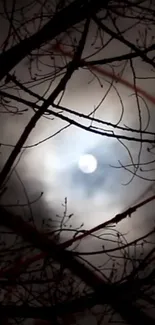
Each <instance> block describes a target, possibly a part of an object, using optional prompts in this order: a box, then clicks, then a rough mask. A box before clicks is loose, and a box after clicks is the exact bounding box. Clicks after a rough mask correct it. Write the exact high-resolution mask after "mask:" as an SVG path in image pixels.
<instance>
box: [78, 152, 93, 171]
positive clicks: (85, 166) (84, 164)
mask: <svg viewBox="0 0 155 325" xmlns="http://www.w3.org/2000/svg"><path fill="white" fill-rule="evenodd" d="M79 168H80V170H81V171H82V172H83V173H86V174H90V173H93V172H94V171H95V170H96V168H97V160H96V158H95V157H94V156H93V155H90V154H86V155H82V156H81V157H80V159H79Z"/></svg>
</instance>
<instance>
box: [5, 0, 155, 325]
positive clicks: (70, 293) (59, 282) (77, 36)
mask: <svg viewBox="0 0 155 325" xmlns="http://www.w3.org/2000/svg"><path fill="white" fill-rule="evenodd" d="M0 6H1V7H0V14H1V20H2V23H1V29H2V30H4V37H3V36H2V40H1V53H0V80H1V85H0V102H1V111H0V114H1V116H2V118H3V117H4V116H6V115H7V116H8V119H9V123H10V127H11V119H12V115H15V116H22V117H24V118H25V120H27V117H28V119H29V120H28V122H27V124H25V125H24V126H23V124H22V122H21V129H22V131H21V134H20V136H19V138H18V139H17V142H16V144H15V145H13V144H10V143H7V139H6V140H5V141H3V134H2V141H1V153H2V162H1V172H0V191H1V192H0V193H1V205H0V215H1V223H0V224H1V237H0V241H1V242H0V244H1V246H0V259H1V268H0V285H1V295H0V299H1V303H0V312H1V323H2V324H12V323H19V324H24V322H25V320H27V319H28V321H30V319H33V322H34V323H35V324H63V323H65V324H72V323H76V322H78V319H79V318H80V315H82V316H81V317H84V316H85V315H87V313H88V311H89V314H91V315H92V317H95V321H96V323H98V324H100V323H105V324H106V323H110V322H113V321H115V319H117V320H118V321H119V317H121V320H120V321H122V320H123V321H124V322H125V323H126V324H137V323H138V324H154V313H153V309H154V303H155V301H154V281H155V276H154V273H155V272H154V259H155V256H154V252H155V246H154V232H155V228H154V225H153V226H150V229H149V230H148V231H146V232H145V234H143V235H142V236H137V235H135V238H134V239H133V240H129V239H128V237H127V235H126V234H124V233H123V232H122V231H120V229H119V226H120V225H121V224H122V222H124V221H126V220H127V219H128V218H131V219H132V218H133V216H134V215H135V212H136V211H137V210H138V211H139V210H140V209H141V208H142V207H145V206H146V207H147V206H148V205H149V204H150V203H151V202H153V201H154V199H155V195H154V194H153V195H152V194H151V195H150V196H149V197H148V196H147V198H142V199H140V200H139V202H138V203H137V202H136V203H133V204H132V205H131V206H130V207H129V208H127V209H126V210H125V211H123V212H120V213H119V214H117V215H116V216H114V217H113V218H112V219H111V220H106V221H105V222H103V223H102V224H99V225H96V226H95V227H93V228H91V229H90V230H87V229H85V228H84V225H81V226H80V227H73V226H72V217H73V215H72V214H70V213H69V212H68V205H67V199H65V203H64V206H63V207H64V214H63V216H62V217H61V216H59V215H57V214H55V213H54V212H52V213H53V215H52V217H51V219H49V218H48V217H47V216H46V215H45V213H43V215H41V229H39V227H38V225H37V223H36V218H37V215H39V209H41V206H42V205H43V202H42V196H43V193H42V192H41V194H40V195H39V197H37V199H35V200H31V199H29V194H28V192H27V190H26V187H25V184H24V182H23V181H22V178H21V177H20V174H19V173H18V171H17V165H18V163H19V161H20V159H22V154H23V153H24V152H25V151H26V150H27V149H28V148H31V147H32V148H34V147H35V146H38V145H39V144H41V143H46V141H47V140H49V139H51V138H53V137H56V136H57V135H58V134H59V133H60V132H63V131H64V130H65V129H67V128H69V127H71V126H74V127H76V128H78V129H80V130H84V131H85V132H88V133H90V134H94V136H95V135H100V136H101V137H102V138H103V137H106V138H110V139H111V138H112V139H115V140H116V141H118V143H119V144H120V145H121V146H122V147H123V148H125V150H126V152H127V154H128V157H129V160H128V163H126V164H124V163H123V162H121V160H120V161H119V166H114V167H113V168H118V169H120V168H121V169H123V170H124V171H126V172H128V173H129V174H130V175H131V179H130V181H129V182H128V183H131V182H132V181H133V179H134V178H135V177H138V178H140V179H144V180H146V181H151V182H153V181H154V179H153V173H154V163H155V160H154V144H155V137H154V136H155V133H154V128H153V127H152V126H153V123H154V120H153V113H152V106H154V103H155V97H154V96H153V95H152V93H151V89H150V92H148V91H147V89H145V88H151V86H150V85H151V84H150V83H149V82H151V80H153V79H154V68H155V63H154V49H155V45H154V30H153V26H154V16H155V15H154V14H155V5H154V3H153V1H151V0H150V1H149V0H148V1H143V0H142V1H108V0H107V1H104V3H103V1H100V0H98V1H94V0H89V1H88V0H75V1H62V0H61V1H53V2H51V1H49V0H45V1H36V2H34V1H30V0H27V1H26V2H24V4H23V3H22V2H21V1H18V0H12V1H11V2H9V3H7V2H6V1H2V2H1V5H0ZM122 26H123V27H122ZM124 26H125V27H124ZM130 31H131V33H133V34H134V33H135V35H133V41H132V40H131V39H130V37H129V34H128V33H129V32H130ZM130 36H131V35H130ZM111 44H112V46H113V49H115V50H116V52H117V51H118V52H119V55H117V54H116V53H114V55H111V54H109V53H111V48H109V45H110V46H111ZM117 47H118V49H117ZM119 47H120V48H119ZM109 49H110V50H109ZM105 53H106V55H105ZM107 53H108V55H107ZM138 64H140V65H141V66H142V67H143V69H144V72H146V70H149V69H150V70H149V71H150V74H151V76H149V75H148V74H147V75H146V76H142V77H141V76H140V77H139V76H138V72H137V70H138ZM127 69H128V70H130V74H131V78H130V79H131V80H127V79H126V78H125V73H126V71H128V70H127ZM85 71H86V72H87V73H89V74H90V76H91V78H92V79H91V81H89V82H88V84H87V85H90V83H91V82H92V80H95V82H96V83H98V85H99V87H100V89H102V90H104V92H103V94H102V98H101V99H100V100H99V101H98V104H97V105H95V107H94V109H93V111H91V112H89V113H88V114H87V112H84V111H83V110H82V109H81V110H80V111H78V110H76V109H74V108H73V107H69V106H67V105H66V102H65V96H66V93H67V91H68V85H69V83H70V82H72V79H73V78H74V76H75V77H76V76H78V73H81V74H80V78H81V80H82V76H83V75H84V73H85ZM77 79H78V78H77ZM83 79H84V78H83ZM141 80H143V81H145V86H146V87H141V85H140V82H139V81H141ZM148 83H149V86H147V85H148ZM107 84H108V88H107V90H105V85H107ZM120 85H121V86H122V87H124V88H123V89H126V90H130V91H131V92H132V97H134V99H135V101H134V111H133V113H132V114H133V116H135V120H136V123H135V124H134V125H136V126H134V127H131V126H128V125H127V123H126V120H125V116H126V112H127V108H126V104H125V103H124V99H123V96H122V94H121V92H120V91H119V86H120ZM117 86H118V87H117ZM111 91H114V92H115V94H116V95H117V98H118V99H119V104H120V107H121V113H120V116H119V114H117V113H116V115H117V121H113V119H111V120H107V119H106V118H105V119H104V117H103V118H101V116H100V115H99V109H100V107H102V105H103V104H104V102H105V101H106V100H107V98H108V96H109V95H110V94H111ZM94 92H95V88H94ZM130 95H131V94H130ZM77 96H78V94H77ZM151 105H152V106H151ZM144 110H145V114H144V113H143V112H144ZM43 118H45V119H47V120H49V121H50V122H51V124H52V123H55V121H57V120H58V121H60V122H61V123H62V124H61V126H60V128H58V129H57V130H56V131H54V132H53V133H52V135H50V136H49V137H45V138H44V139H42V140H40V141H38V142H36V143H33V144H30V143H29V142H28V141H29V137H30V136H31V134H32V132H33V131H34V129H35V128H37V127H38V122H40V120H41V119H43ZM137 121H138V122H137ZM4 122H5V123H6V122H7V120H4ZM129 124H130V123H129ZM137 124H138V126H137ZM1 125H2V128H3V122H2V123H1ZM52 125H53V124H52ZM15 131H16V130H14V133H16V132H15ZM5 136H6V138H7V135H6V133H5ZM131 143H134V144H135V143H136V144H138V146H139V147H138V159H137V160H136V161H135V159H134V157H133V155H132V152H131V151H130V144H131ZM7 148H8V151H7V152H5V150H6V149H7ZM10 148H11V151H9V150H10ZM136 148H137V147H136ZM136 150H137V149H136ZM146 153H148V157H149V158H148V159H147V161H146V160H144V158H143V157H144V156H145V154H146ZM3 156H4V157H3ZM152 166H153V167H152ZM40 172H41V171H40ZM148 172H149V174H148ZM14 175H16V178H18V181H19V182H20V185H21V188H22V190H23V193H24V195H25V198H26V203H22V204H21V203H20V197H19V195H20V192H18V191H17V196H16V202H15V203H14V204H9V203H5V200H6V201H7V198H8V195H9V194H8V193H9V190H10V189H11V186H13V185H12V184H14V183H12V182H14V179H13V177H14ZM148 175H149V176H148ZM14 187H15V184H14ZM152 188H153V187H152ZM152 188H151V190H152ZM15 194H16V193H15ZM144 194H146V193H144ZM36 203H38V207H39V208H35V209H34V210H33V209H32V206H33V204H36ZM39 204H40V205H39ZM25 207H26V208H27V209H26V212H25V210H24V208H25ZM24 213H25V214H24ZM145 213H146V212H145ZM146 218H147V213H146ZM55 224H56V226H55ZM99 231H100V232H99ZM65 233H67V234H68V235H70V237H69V239H66V240H64V234H65ZM90 238H94V239H95V240H96V241H97V242H98V243H99V244H98V247H100V250H96V249H95V247H94V249H92V247H91V250H89V251H88V250H87V248H86V247H87V246H86V245H85V242H86V241H88V244H89V239H90ZM108 245H110V246H108ZM81 247H82V249H81ZM95 255H97V256H99V258H98V262H97V264H96V263H93V262H92V260H91V257H92V256H95ZM98 308H99V309H98ZM115 317H116V318H115Z"/></svg>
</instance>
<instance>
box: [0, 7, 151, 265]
mask: <svg viewBox="0 0 155 325" xmlns="http://www.w3.org/2000/svg"><path fill="white" fill-rule="evenodd" d="M33 10H34V8H33ZM27 15H30V16H31V15H32V12H29V13H28V14H27ZM118 23H119V28H121V29H122V30H124V29H127V28H128V27H129V26H130V25H132V22H131V21H130V20H126V21H124V19H123V18H122V19H120V20H119V22H118ZM107 25H108V26H110V23H109V22H108V21H107ZM29 28H30V30H31V29H32V26H31V25H30V27H29ZM2 29H3V30H4V29H5V30H7V22H4V21H3V20H1V22H0V30H2ZM140 32H141V33H142V34H143V33H144V32H145V26H143V25H142V24H141V25H139V26H138V27H133V28H131V29H129V30H128V31H127V32H126V33H125V34H124V35H125V37H126V38H127V39H128V40H130V41H132V42H136V39H137V38H138V37H139V33H140ZM147 32H148V35H147V41H148V42H150V41H151V37H152V35H154V31H153V30H148V31H147ZM95 35H96V28H95V25H94V24H92V25H91V28H90V32H89V37H88V40H87V44H86V47H85V51H84V56H86V55H89V54H90V53H91V52H93V51H95V50H96V49H97V48H98V46H101V44H100V40H99V39H98V40H97V42H96V43H95V45H94V46H93V49H92V47H91V44H92V43H93V42H94V39H95ZM2 36H3V38H4V37H5V34H4V35H2V33H1V35H0V37H1V38H2ZM75 36H76V34H75ZM77 37H78V35H77ZM107 40H108V36H107V35H105V36H104V42H106V41H107ZM0 41H2V40H1V39H0ZM90 51H91V52H90ZM123 53H127V47H125V46H123V45H122V44H120V43H119V42H118V41H116V40H113V41H111V42H110V43H109V45H107V46H106V47H105V49H104V50H102V51H101V52H100V53H99V54H97V55H94V57H93V59H95V58H103V57H104V58H105V57H111V56H114V55H120V54H123ZM43 60H44V62H45V60H46V59H45V58H44V59H43ZM57 62H58V63H61V62H62V61H61V59H60V60H59V59H58V60H57ZM133 62H134V68H135V72H136V74H137V76H138V77H145V76H151V77H152V76H154V72H153V71H151V68H150V67H149V66H148V65H146V64H144V62H142V61H141V60H140V59H136V60H135V61H133ZM46 63H48V62H46ZM32 64H33V69H35V62H33V63H32ZM48 69H49V68H48V67H43V65H42V66H41V71H40V74H43V73H44V72H45V71H46V72H47V71H48ZM106 69H107V70H108V71H111V70H112V69H111V67H109V66H106ZM114 69H115V73H119V72H121V71H122V66H121V65H116V66H115V67H114ZM13 71H14V72H15V75H16V76H17V78H18V79H19V80H21V81H22V82H26V81H28V80H30V75H29V71H28V62H27V60H24V61H23V62H21V63H20V64H19V65H18V66H17V67H16V68H15V69H14V70H13ZM100 78H101V79H100V80H101V82H102V84H103V87H101V85H100V83H99V82H98V80H97V79H93V75H92V74H91V73H90V72H89V71H87V70H82V69H79V70H78V71H77V72H76V73H75V74H74V76H73V77H72V79H71V80H70V82H69V83H68V85H67V89H66V92H65V95H64V97H63V99H62V102H61V105H62V106H66V107H69V108H71V109H74V110H76V111H77V112H81V113H84V114H89V113H90V112H92V111H93V109H94V108H95V107H96V106H97V105H98V103H99V102H100V100H101V99H102V98H103V96H104V95H105V94H106V92H107V90H108V88H109V85H110V82H111V80H109V79H108V78H107V77H104V76H101V75H100ZM123 78H124V79H126V80H128V81H130V82H131V83H132V82H133V75H132V71H131V67H130V64H127V66H126V67H125V69H124V72H123ZM58 80H59V79H56V81H55V83H53V85H52V87H51V88H54V86H55V84H56V83H57V82H58ZM47 84H48V82H46V83H42V84H41V85H39V86H36V87H34V88H33V90H35V91H36V92H37V93H39V94H42V93H43V92H44V91H45V89H46V87H47ZM137 84H138V85H139V86H140V87H141V88H142V89H145V91H148V92H149V93H150V94H152V95H154V79H145V78H144V79H137ZM8 87H9V86H8ZM115 87H116V89H117V91H116V89H115ZM7 91H8V92H10V93H12V92H13V93H16V90H13V89H9V88H8V89H7ZM118 92H119V95H120V97H121V100H122V102H120V99H119V96H118ZM22 95H23V96H25V95H24V94H22ZM25 98H27V99H29V97H25ZM139 100H140V105H141V116H142V125H143V127H145V125H146V123H147V118H148V113H147V110H146V106H145V104H144V102H143V100H142V99H141V98H140V99H139ZM146 102H147V104H148V107H149V110H150V117H151V122H150V127H149V130H150V131H154V122H155V111H154V105H153V104H152V103H151V102H149V101H146ZM122 103H123V109H124V115H123V119H122V121H121V125H122V126H123V125H128V126H129V127H133V128H135V127H137V128H138V127H139V125H138V109H137V102H136V98H135V96H134V95H133V91H132V90H130V89H128V88H127V87H125V86H123V85H121V84H119V83H117V84H116V83H114V87H111V89H110V91H109V92H108V94H107V96H106V98H105V100H104V101H103V103H102V104H101V106H100V108H99V109H98V111H97V113H96V115H95V117H96V118H101V119H104V120H105V121H110V122H112V123H117V122H118V120H119V118H120V116H121V113H122V106H121V105H122ZM14 104H15V103H14ZM31 116H32V112H31V111H28V112H26V113H24V114H23V115H16V114H6V113H5V114H4V113H1V114H0V141H1V143H4V144H7V145H9V144H11V145H14V144H15V143H16V141H17V139H18V138H19V136H20V134H21V132H22V130H23V128H24V126H25V125H26V124H27V122H28V121H29V119H30V117H31ZM77 121H82V123H85V122H84V121H83V120H80V119H77ZM64 125H65V124H64V122H62V121H61V122H60V121H59V120H58V119H55V120H54V121H51V120H48V119H46V118H42V119H41V120H40V121H39V123H38V124H37V126H36V128H35V130H33V132H32V134H31V135H30V137H29V139H28V141H27V145H31V144H35V143H37V142H39V141H41V140H43V139H44V138H46V137H49V136H51V135H52V134H54V133H55V132H56V131H57V130H59V129H60V128H61V127H62V126H64ZM106 129H107V127H106V126H105V130H106ZM110 131H111V130H110ZM110 131H109V132H110ZM119 133H120V132H119ZM123 143H124V144H125V145H127V148H128V150H130V153H131V154H132V157H133V160H134V163H135V164H137V162H138V155H139V148H140V145H139V143H135V142H123ZM11 150H12V148H11V147H8V146H7V147H6V146H2V147H1V166H3V164H4V162H5V159H6V157H7V156H8V154H9V153H10V152H11ZM82 154H92V155H94V156H95V157H96V159H97V161H98V167H97V170H96V171H95V172H94V173H92V174H84V173H82V172H81V171H80V170H79V168H78V162H79V158H80V156H81V155H82ZM153 157H154V156H153V155H151V154H150V153H149V152H148V151H147V145H145V144H144V145H143V148H142V152H141V162H146V161H149V160H152V159H153ZM119 161H121V163H122V164H123V165H125V164H131V158H130V156H129V151H127V150H126V148H125V146H124V145H123V144H122V143H120V142H118V141H117V140H115V139H109V138H107V137H101V136H99V135H93V134H90V133H88V132H86V131H82V130H81V129H78V128H75V127H73V126H72V127H69V128H68V129H66V130H65V131H63V132H61V133H60V134H58V135H57V136H56V137H54V138H51V139H50V140H47V141H46V142H43V143H42V144H40V145H37V146H35V147H33V148H28V149H26V150H24V151H23V154H22V156H21V159H20V161H19V162H18V165H17V167H16V171H17V172H18V175H20V178H21V180H22V182H23V183H24V185H25V188H26V190H27V193H28V195H29V198H30V200H34V199H35V198H36V197H37V196H39V194H40V192H42V191H43V192H44V195H43V197H42V199H41V201H40V202H39V203H38V206H37V204H35V205H34V211H35V212H36V220H37V218H38V219H39V220H40V219H41V218H42V216H43V215H44V216H45V215H46V216H47V217H51V216H52V218H53V216H55V214H63V206H62V203H63V202H64V198H65V197H67V198H68V210H69V213H74V217H73V218H72V220H71V224H72V227H77V226H80V225H81V223H84V228H85V229H88V228H91V227H93V226H95V225H97V224H99V223H101V222H103V221H105V220H107V219H108V218H112V217H113V216H114V215H115V214H116V213H119V212H122V211H123V210H124V209H126V208H128V207H129V206H131V205H132V204H135V202H137V201H138V200H139V198H143V197H145V195H146V196H148V195H149V194H151V193H153V186H154V181H151V182H149V181H147V180H143V179H141V178H139V177H134V179H133V180H132V182H130V180H131V178H132V174H131V173H130V172H128V171H126V170H124V169H123V168H122V169H118V168H114V167H112V166H117V167H118V166H120V164H119ZM153 168H154V165H153V164H152V165H151V169H152V170H151V171H150V170H149V171H148V170H146V172H144V171H143V172H140V171H139V172H138V174H139V175H140V176H143V177H144V178H149V179H151V180H153V178H155V174H154V169H153ZM147 169H149V167H147ZM133 170H134V169H133V168H132V167H131V171H133ZM18 175H17V174H16V173H13V174H12V178H11V180H10V183H9V184H10V185H9V188H8V191H7V192H6V195H5V197H4V198H3V200H4V201H3V202H5V203H10V204H13V203H16V202H17V198H18V200H19V201H20V202H25V201H26V198H25V195H24V192H23V188H22V185H21V182H20V181H19V178H18ZM128 182H130V183H129V184H128V185H126V184H127V183H128ZM143 195H144V196H143ZM154 208H155V205H154V203H151V204H150V205H149V206H147V208H146V207H145V208H144V209H141V210H140V211H138V212H137V213H136V214H135V215H134V217H133V219H130V220H129V219H127V220H126V221H125V222H122V226H121V227H120V229H121V230H122V231H124V232H125V231H128V232H129V233H128V236H129V237H128V238H132V239H133V238H134V237H135V236H137V235H141V234H142V233H143V232H145V231H146V229H147V228H149V226H150V224H151V223H152V221H153V219H152V211H153V210H154ZM45 212H46V213H45ZM146 212H147V216H146ZM133 229H134V231H133ZM87 246H88V247H91V248H93V249H95V248H97V247H98V243H97V242H95V240H91V241H90V240H89V241H88V245H87ZM85 248H86V246H85V247H81V249H82V250H83V249H85ZM94 261H95V262H96V258H94Z"/></svg>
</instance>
